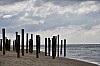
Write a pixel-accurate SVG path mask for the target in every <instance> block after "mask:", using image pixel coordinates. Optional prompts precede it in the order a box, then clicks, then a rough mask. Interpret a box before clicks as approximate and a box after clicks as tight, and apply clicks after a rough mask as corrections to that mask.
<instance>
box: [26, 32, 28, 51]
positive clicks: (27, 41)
mask: <svg viewBox="0 0 100 66" xmlns="http://www.w3.org/2000/svg"><path fill="white" fill-rule="evenodd" d="M26 53H28V33H27V34H26Z"/></svg>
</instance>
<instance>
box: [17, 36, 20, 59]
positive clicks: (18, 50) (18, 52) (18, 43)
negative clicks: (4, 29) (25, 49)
mask: <svg viewBox="0 0 100 66" xmlns="http://www.w3.org/2000/svg"><path fill="white" fill-rule="evenodd" d="M16 42H17V44H16V51H17V57H18V58H20V35H17V40H16Z"/></svg>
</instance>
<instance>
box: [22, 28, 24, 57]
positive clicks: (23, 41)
mask: <svg viewBox="0 0 100 66" xmlns="http://www.w3.org/2000/svg"><path fill="white" fill-rule="evenodd" d="M22 56H24V29H22Z"/></svg>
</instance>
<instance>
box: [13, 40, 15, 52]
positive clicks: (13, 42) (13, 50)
mask: <svg viewBox="0 0 100 66" xmlns="http://www.w3.org/2000/svg"><path fill="white" fill-rule="evenodd" d="M13 51H15V40H13Z"/></svg>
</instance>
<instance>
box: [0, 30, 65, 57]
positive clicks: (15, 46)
mask: <svg viewBox="0 0 100 66" xmlns="http://www.w3.org/2000/svg"><path fill="white" fill-rule="evenodd" d="M21 31H22V35H21V40H22V41H21V46H20V35H18V32H16V39H15V40H14V41H13V51H16V53H17V57H20V47H21V53H22V56H24V29H22V30H21ZM2 37H3V38H2V39H0V51H2V46H3V55H5V51H10V44H11V40H10V39H9V40H8V39H7V38H6V37H5V29H2ZM5 39H6V40H5ZM47 40H48V41H47ZM2 41H3V45H2ZM47 44H48V45H47ZM51 44H52V45H51ZM51 46H52V58H53V59H55V57H56V51H57V52H58V54H57V56H58V57H59V35H58V36H53V38H52V43H51V39H50V38H45V56H50V54H51V51H50V50H51ZM62 47H63V40H61V48H60V54H62ZM28 48H29V50H28ZM47 48H48V49H47ZM56 49H58V50H56ZM28 52H29V53H33V34H31V39H29V42H28V33H26V53H28ZM47 52H48V53H47ZM39 53H40V35H36V58H39ZM65 56H66V39H64V57H65Z"/></svg>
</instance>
